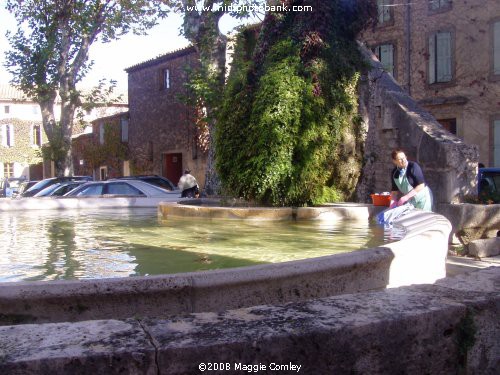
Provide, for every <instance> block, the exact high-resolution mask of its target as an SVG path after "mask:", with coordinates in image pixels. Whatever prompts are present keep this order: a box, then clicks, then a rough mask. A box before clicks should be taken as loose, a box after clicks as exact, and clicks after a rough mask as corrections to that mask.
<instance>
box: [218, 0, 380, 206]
mask: <svg viewBox="0 0 500 375" xmlns="http://www.w3.org/2000/svg"><path fill="white" fill-rule="evenodd" d="M293 5H302V6H306V5H310V6H312V9H313V10H312V12H285V13H270V14H268V15H267V16H266V18H265V20H264V22H263V23H262V25H259V26H254V27H250V28H248V29H246V30H243V31H242V32H241V33H240V34H239V35H238V37H237V42H236V47H235V51H234V56H233V64H232V69H231V73H230V75H229V78H228V83H227V87H226V91H225V97H224V99H223V105H222V109H221V111H220V113H219V118H218V125H217V133H216V155H217V159H216V166H217V169H218V171H219V173H220V177H221V180H222V183H223V186H224V188H225V189H226V191H227V192H228V193H229V194H231V195H235V196H238V197H243V198H246V199H249V200H253V201H257V202H259V203H261V204H266V205H272V206H285V205H294V206H302V205H311V204H321V203H324V202H327V201H330V202H331V201H337V200H346V199H349V198H350V197H351V196H352V195H353V193H354V189H355V186H356V183H357V180H358V178H359V175H360V172H361V161H362V152H361V147H362V141H363V140H362V139H361V135H360V131H359V128H360V119H359V118H358V116H357V84H358V80H359V78H360V75H361V74H360V72H361V71H362V70H363V69H365V68H366V65H365V63H364V61H363V59H362V57H361V54H360V53H359V51H358V48H357V43H356V40H355V37H356V34H357V33H358V32H359V31H360V30H361V28H363V27H365V26H366V25H367V23H368V22H370V21H371V20H372V19H373V16H372V15H373V14H374V6H373V3H372V2H366V1H359V3H358V2H356V1H342V0H336V1H335V0H330V1H324V0H322V1H313V0H310V1H290V2H288V6H289V7H290V8H291V7H292V6H293Z"/></svg>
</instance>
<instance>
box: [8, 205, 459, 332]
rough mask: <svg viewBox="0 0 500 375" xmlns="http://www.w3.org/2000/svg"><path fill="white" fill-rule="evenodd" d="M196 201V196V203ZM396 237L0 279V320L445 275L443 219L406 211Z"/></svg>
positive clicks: (278, 299)
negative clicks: (319, 250) (274, 255)
mask: <svg viewBox="0 0 500 375" xmlns="http://www.w3.org/2000/svg"><path fill="white" fill-rule="evenodd" d="M190 203H192V204H178V203H161V204H160V206H159V215H162V216H163V218H164V219H166V220H170V219H175V216H176V215H180V216H189V215H191V216H197V217H199V218H200V219H202V220H203V219H207V216H203V215H201V214H202V213H205V215H211V216H209V217H210V218H220V216H221V215H226V217H227V216H230V217H233V218H234V217H237V218H240V219H241V218H244V219H251V220H257V219H258V220H262V219H264V220H271V219H273V220H276V219H278V220H293V219H296V220H299V219H300V220H305V219H307V220H370V218H372V216H373V215H374V214H375V213H376V212H378V211H380V208H378V207H374V206H372V205H358V204H342V205H331V206H325V207H318V208H298V209H292V208H279V209H261V208H255V207H247V208H243V207H238V208H235V207H225V208H223V209H221V207H210V206H209V205H203V204H193V203H196V202H194V201H193V202H190ZM201 203H203V202H201ZM395 225H397V226H399V227H401V228H403V230H404V232H405V235H404V237H403V238H402V239H401V240H399V241H395V242H392V243H388V244H385V245H383V246H379V247H375V248H370V249H364V250H361V251H356V252H352V253H344V254H336V255H330V256H324V257H319V258H313V259H305V260H298V261H291V262H283V263H278V264H265V265H257V266H250V267H240V268H232V269H222V270H215V271H204V272H191V273H180V274H173V275H157V276H145V277H133V278H116V279H99V280H77V281H50V282H19V283H0V311H1V312H2V314H0V324H3V325H10V324H19V323H42V322H59V321H82V320H95V319H108V318H113V319H126V318H129V317H157V316H166V315H167V316H168V315H174V314H182V313H189V312H208V311H223V310H227V309H232V308H240V307H247V306H254V305H261V304H275V303H285V302H297V301H303V300H308V299H312V298H319V297H326V296H332V295H340V294H347V293H356V292H361V291H371V290H381V289H385V288H392V287H399V286H403V285H411V284H426V283H434V282H435V281H436V280H438V279H440V278H443V277H445V274H446V268H445V267H446V265H445V262H446V254H447V245H448V236H449V233H450V230H451V225H450V223H449V221H448V220H447V219H446V218H444V217H443V216H441V215H438V214H435V213H428V212H421V211H416V212H412V213H410V214H408V215H406V216H404V217H403V218H402V219H400V220H398V221H397V222H396V223H395Z"/></svg>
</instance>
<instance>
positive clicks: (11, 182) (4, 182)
mask: <svg viewBox="0 0 500 375" xmlns="http://www.w3.org/2000/svg"><path fill="white" fill-rule="evenodd" d="M25 180H26V179H25V178H24V177H4V178H2V179H1V180H0V197H12V196H13V195H15V194H17V192H18V190H19V187H20V186H21V184H22V183H23V182H24V181H25Z"/></svg>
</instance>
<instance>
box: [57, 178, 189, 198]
mask: <svg viewBox="0 0 500 375" xmlns="http://www.w3.org/2000/svg"><path fill="white" fill-rule="evenodd" d="M64 196H65V197H108V198H110V197H117V196H119V197H148V198H152V197H160V198H162V197H163V198H167V197H169V198H171V197H176V198H179V197H180V192H179V191H174V192H171V191H167V190H165V189H162V188H160V187H158V186H154V185H151V184H149V183H147V182H143V181H139V180H110V181H93V182H87V183H85V184H83V185H82V186H79V187H77V188H76V189H74V190H71V191H70V192H68V193H66V194H65V195H64Z"/></svg>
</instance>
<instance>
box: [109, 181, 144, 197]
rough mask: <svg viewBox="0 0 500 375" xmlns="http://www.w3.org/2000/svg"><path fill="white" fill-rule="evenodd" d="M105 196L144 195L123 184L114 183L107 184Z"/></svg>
mask: <svg viewBox="0 0 500 375" xmlns="http://www.w3.org/2000/svg"><path fill="white" fill-rule="evenodd" d="M107 194H113V195H132V196H144V193H142V192H141V191H140V190H138V189H136V188H135V187H133V186H131V185H129V184H127V183H124V182H116V183H115V182H114V183H111V184H109V185H108V191H107Z"/></svg>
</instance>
